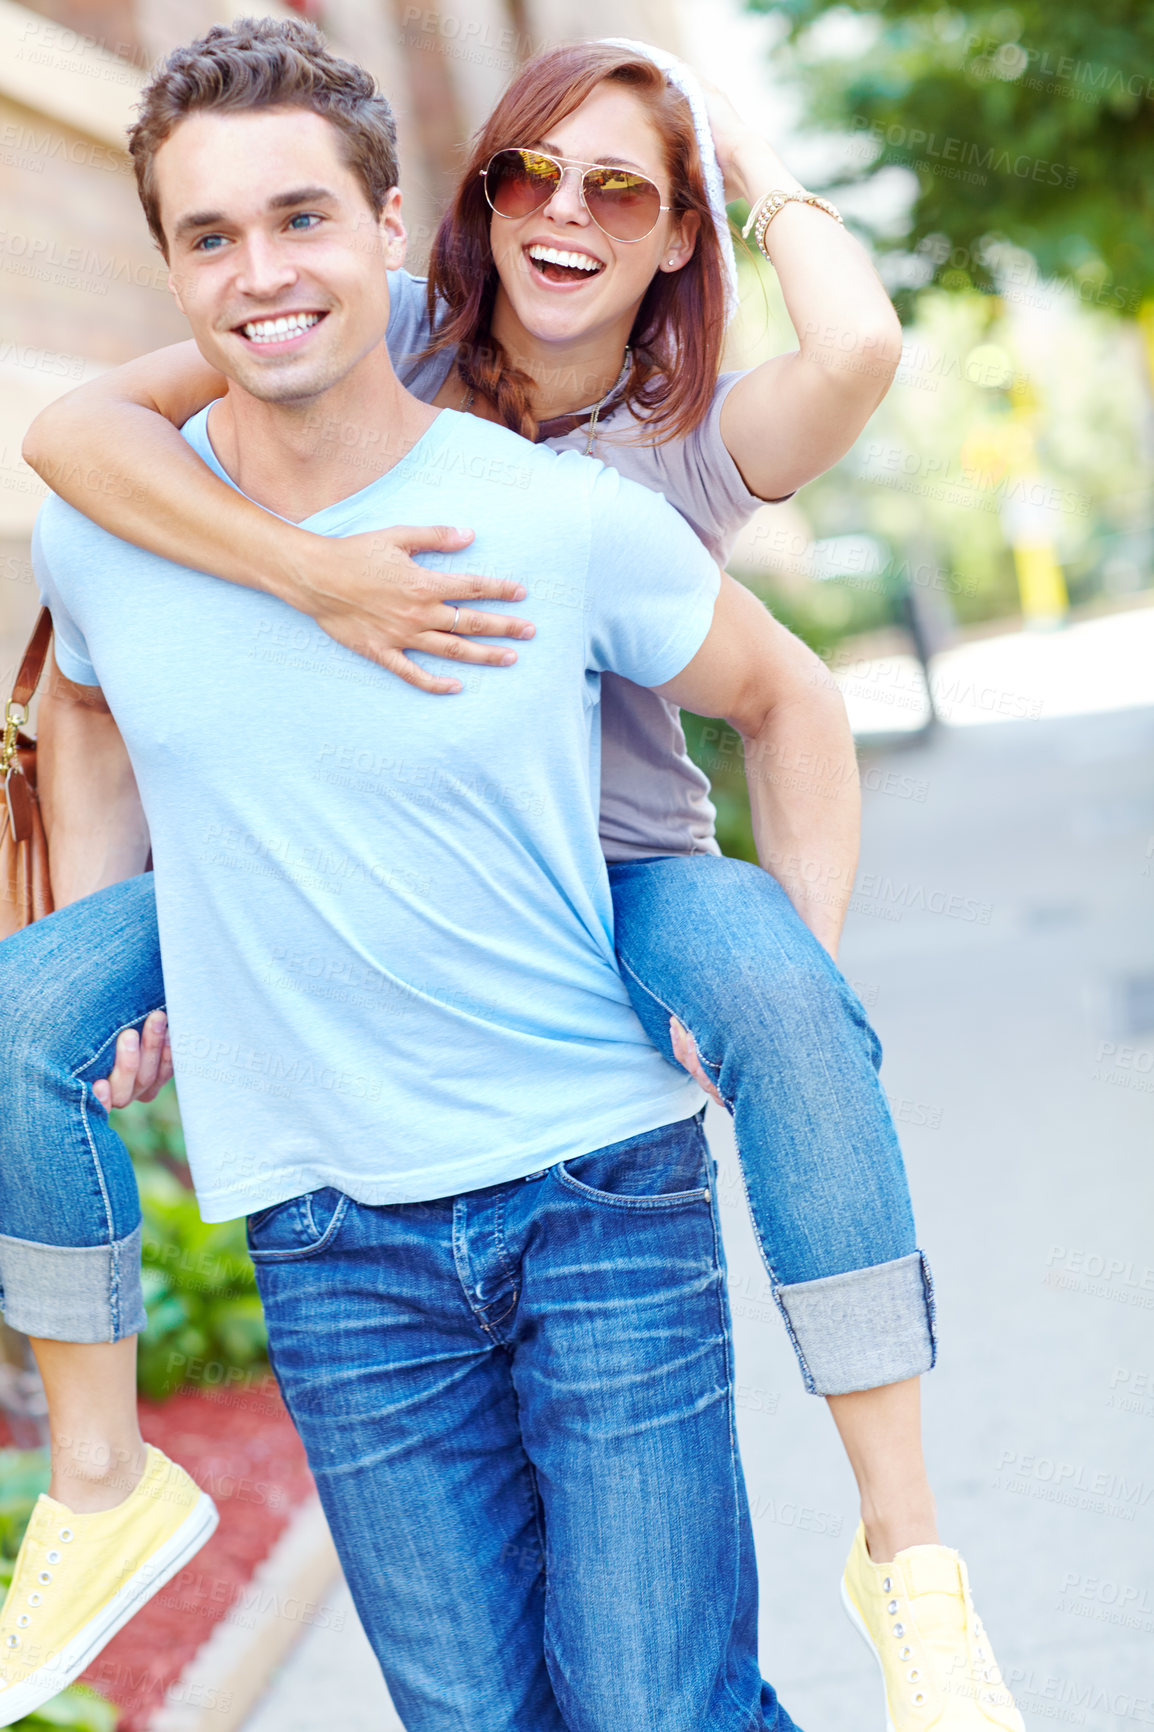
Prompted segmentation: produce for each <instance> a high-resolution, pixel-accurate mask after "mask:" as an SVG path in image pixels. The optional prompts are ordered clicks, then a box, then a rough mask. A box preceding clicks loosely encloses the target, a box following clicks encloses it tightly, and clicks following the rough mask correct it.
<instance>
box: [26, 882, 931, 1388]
mask: <svg viewBox="0 0 1154 1732" xmlns="http://www.w3.org/2000/svg"><path fill="white" fill-rule="evenodd" d="M610 881H611V884H612V889H613V905H614V917H615V922H616V940H617V950H618V957H619V960H620V963H621V967H622V973H623V975H624V978H625V981H626V984H627V985H628V987H629V990H630V993H631V995H632V998H633V1002H634V1005H635V1008H636V1010H637V1013H638V1015H639V1017H640V1018H641V1021H642V1022H643V1024H644V1025H645V1028H646V1030H647V1032H648V1033H649V1035H650V1037H651V1039H652V1040H653V1041H654V1043H655V1044H656V1045H657V1046H658V1047H659V1048H660V1050H661V1051H662V1052H664V1053H665V1054H666V1056H667V1057H668V1058H669V1059H670V1061H671V1062H673V1054H672V1048H671V1045H670V1039H669V1017H670V1015H671V1014H676V1015H677V1017H678V1018H679V1020H680V1021H681V1022H682V1023H683V1024H684V1025H685V1026H686V1027H687V1028H689V1029H690V1031H691V1032H692V1033H693V1035H694V1036H695V1038H696V1041H697V1046H698V1050H699V1052H700V1054H701V1057H702V1060H703V1062H704V1065H705V1068H706V1069H707V1071H708V1072H709V1073H710V1075H711V1076H713V1077H714V1078H715V1079H716V1080H717V1084H718V1087H719V1090H720V1092H721V1094H722V1096H723V1098H724V1099H725V1101H726V1102H727V1104H728V1105H729V1106H730V1109H731V1111H732V1112H733V1114H734V1120H735V1125H736V1131H737V1143H738V1153H739V1159H740V1165H741V1172H742V1177H743V1180H744V1184H745V1189H746V1193H747V1196H748V1200H749V1205H750V1211H751V1214H752V1218H753V1224H754V1229H755V1232H756V1235H757V1239H758V1243H759V1245H760V1247H761V1252H762V1256H763V1258H764V1260H765V1264H766V1269H767V1273H768V1277H769V1282H770V1285H771V1290H772V1293H773V1296H774V1298H775V1299H776V1300H777V1303H778V1305H779V1308H780V1310H781V1312H782V1315H783V1317H784V1319H785V1322H786V1326H787V1329H788V1330H789V1334H790V1338H791V1340H792V1342H793V1345H794V1348H795V1350H796V1352H797V1355H798V1359H799V1362H800V1365H801V1370H802V1376H803V1379H804V1381H805V1384H806V1387H807V1388H808V1389H810V1390H811V1391H813V1392H815V1393H817V1394H823V1395H824V1394H836V1393H841V1392H844V1391H848V1390H854V1389H869V1388H873V1387H875V1386H877V1385H879V1384H884V1383H894V1382H897V1381H899V1380H900V1379H902V1378H906V1377H913V1376H916V1375H917V1374H918V1373H920V1372H922V1371H925V1370H927V1369H928V1368H929V1367H930V1366H931V1365H932V1364H933V1361H934V1355H935V1346H934V1325H933V1300H932V1290H931V1286H930V1278H929V1271H928V1269H927V1267H926V1265H925V1262H924V1259H923V1257H922V1256H921V1254H920V1252H919V1251H918V1250H917V1246H916V1240H915V1237H914V1225H913V1216H912V1212H911V1209H910V1200H909V1192H908V1189H907V1186H906V1180H905V1172H904V1169H903V1165H902V1158H901V1152H900V1149H899V1146H898V1141H897V1137H896V1134H895V1132H894V1127H893V1123H892V1120H891V1118H890V1114H889V1109H888V1107H887V1104H886V1100H885V1096H884V1094H883V1093H882V1090H881V1087H880V1085H879V1082H878V1077H877V1065H878V1063H879V1060H880V1049H879V1047H878V1043H877V1039H876V1037H875V1035H874V1033H873V1031H872V1029H871V1028H870V1026H869V1022H868V1020H867V1018H866V1015H865V1012H864V1010H863V1009H862V1006H861V1004H860V1003H859V1001H858V999H857V997H856V996H855V994H854V993H853V992H852V991H851V990H850V988H849V986H848V985H847V984H846V982H845V980H844V979H843V977H842V975H841V974H840V973H839V972H838V970H837V968H836V967H835V966H834V964H833V963H832V962H831V960H830V958H829V956H828V955H827V954H826V952H825V951H824V950H823V949H822V947H821V945H820V944H819V943H818V942H817V940H816V939H815V938H814V937H813V935H812V933H810V932H809V931H808V929H807V928H806V927H805V926H804V924H803V923H802V921H801V920H800V919H799V917H798V915H797V913H796V911H795V910H794V908H793V906H792V904H791V903H790V902H789V899H788V898H787V896H786V895H785V893H784V891H783V890H782V889H781V888H780V886H779V885H778V884H777V883H776V882H775V881H774V880H773V879H772V878H771V877H769V875H768V874H767V873H765V872H763V871H761V870H760V869H759V868H758V867H756V866H751V865H748V864H747V863H745V862H744V861H738V860H725V859H720V858H717V857H716V856H712V855H698V856H696V857H694V858H691V859H690V858H680V857H676V856H660V857H655V858H653V859H648V860H640V861H631V862H627V863H623V864H619V865H614V866H611V867H610ZM163 1003H164V982H163V978H162V975H161V968H160V953H159V944H158V939H157V932H156V911H155V905H154V901H153V893H152V878H151V876H150V875H148V874H146V875H145V876H143V877H140V878H134V879H131V880H129V881H128V882H127V883H125V884H119V885H115V886H113V887H112V888H111V889H109V890H105V891H102V892H101V893H100V894H99V895H97V896H92V897H89V898H87V899H86V900H85V901H84V902H79V903H76V904H74V905H73V906H72V907H70V908H65V909H62V910H61V911H60V912H59V913H58V914H53V915H50V916H49V918H48V919H46V920H42V921H39V922H38V923H37V924H36V925H34V926H31V927H29V928H28V929H27V930H26V931H24V932H21V933H17V934H16V936H15V937H13V938H10V939H8V940H6V941H5V942H4V943H3V944H0V1042H2V1050H3V1052H4V1055H5V1074H4V1083H3V1101H2V1104H0V1287H2V1290H3V1304H4V1309H5V1314H6V1316H7V1319H8V1322H9V1323H10V1324H11V1325H12V1327H13V1328H16V1329H21V1330H23V1331H25V1332H26V1333H27V1334H30V1335H38V1336H46V1337H49V1338H51V1339H57V1340H64V1341H110V1340H111V1341H115V1340H118V1339H119V1338H120V1337H121V1336H123V1335H127V1334H131V1333H134V1332H135V1331H137V1330H139V1329H140V1328H142V1327H143V1325H144V1320H145V1319H144V1307H143V1299H142V1295H141V1287H140V1277H139V1245H140V1209H139V1203H138V1201H137V1195H136V1184H135V1180H134V1178H133V1174H132V1167H131V1163H130V1162H129V1160H128V1157H127V1154H126V1151H125V1149H124V1146H123V1144H122V1143H121V1141H120V1138H119V1137H118V1136H117V1135H116V1132H115V1131H114V1130H113V1129H112V1127H111V1125H110V1123H109V1120H108V1117H107V1115H106V1114H105V1112H104V1111H103V1109H102V1108H101V1106H100V1105H99V1103H98V1102H97V1100H96V1097H95V1096H94V1095H93V1093H92V1090H91V1084H92V1082H93V1081H95V1080H96V1079H97V1078H99V1077H101V1076H105V1075H107V1073H108V1071H109V1069H110V1067H111V1063H112V1054H113V1049H114V1047H115V1044H116V1037H117V1035H118V1033H119V1032H120V1030H121V1029H123V1028H126V1027H132V1026H139V1025H140V1024H141V1023H142V1022H143V1021H144V1019H145V1017H146V1016H147V1015H148V1013H149V1012H150V1011H152V1010H154V1009H156V1008H158V1007H159V1006H161V1005H163ZM286 1110H289V1111H291V1107H288V1106H286ZM435 1111H436V1105H435V1102H431V1103H430V1112H433V1113H435Z"/></svg>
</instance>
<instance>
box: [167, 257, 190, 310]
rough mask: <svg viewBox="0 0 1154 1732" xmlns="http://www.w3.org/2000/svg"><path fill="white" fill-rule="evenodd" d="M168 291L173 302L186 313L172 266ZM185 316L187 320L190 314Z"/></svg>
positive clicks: (169, 272)
mask: <svg viewBox="0 0 1154 1732" xmlns="http://www.w3.org/2000/svg"><path fill="white" fill-rule="evenodd" d="M168 291H169V293H170V294H171V296H172V298H173V300H174V301H175V302H176V304H177V306H178V307H179V308H180V310H181V312H182V313H184V302H183V301H182V300H181V298H180V290H179V288H178V287H177V283H176V277H175V276H174V274H173V270H172V266H171V265H170V266H169V268H168ZM184 316H185V318H186V319H187V317H188V314H187V313H184Z"/></svg>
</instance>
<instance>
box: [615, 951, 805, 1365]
mask: <svg viewBox="0 0 1154 1732" xmlns="http://www.w3.org/2000/svg"><path fill="white" fill-rule="evenodd" d="M617 958H618V961H619V962H620V963H621V966H622V967H623V968H624V969H626V970H627V972H628V973H629V974H631V975H632V976H633V978H634V980H635V981H636V982H637V984H638V986H639V987H640V988H641V990H642V992H645V993H648V995H649V997H650V998H652V999H653V1000H655V1002H656V1003H657V1004H659V1005H660V1006H661V1008H662V1009H663V1010H667V1011H668V1012H669V1014H670V1016H675V1017H677V1020H678V1022H680V1024H681V1026H682V1028H684V1029H685V1030H686V1031H687V1032H688V1033H689V1035H690V1036H691V1037H692V1039H693V1044H694V1046H695V1047H697V1056H698V1058H699V1059H700V1060H701V1061H702V1063H703V1064H705V1065H706V1066H707V1068H708V1069H710V1070H712V1071H715V1072H716V1073H717V1075H716V1077H715V1087H716V1088H717V1092H718V1094H720V1095H721V1099H722V1101H723V1103H724V1106H725V1110H726V1112H727V1113H728V1114H729V1119H730V1123H731V1124H732V1125H733V1141H734V1146H735V1148H736V1149H737V1171H738V1176H739V1177H740V1179H741V1191H742V1195H743V1196H744V1198H745V1212H746V1215H747V1216H748V1218H749V1221H750V1223H751V1225H752V1227H753V1236H754V1238H755V1239H756V1240H757V1248H758V1251H759V1252H760V1253H761V1260H762V1262H763V1263H764V1264H765V1269H766V1273H767V1274H768V1276H769V1286H770V1295H771V1297H772V1299H773V1302H774V1304H775V1305H776V1306H777V1309H778V1314H779V1315H780V1317H781V1320H782V1322H783V1323H784V1324H785V1332H786V1334H787V1335H788V1337H789V1340H790V1344H791V1346H792V1347H793V1351H794V1354H795V1355H796V1358H797V1362H798V1365H799V1367H800V1369H801V1380H802V1384H803V1385H804V1387H805V1390H806V1393H807V1394H808V1395H816V1394H817V1380H816V1378H815V1377H814V1375H813V1372H812V1371H811V1370H810V1367H809V1363H808V1361H807V1360H806V1357H805V1354H804V1353H803V1352H802V1348H801V1342H800V1341H799V1340H798V1338H797V1336H796V1335H795V1334H794V1330H793V1324H792V1323H791V1322H790V1319H789V1312H788V1311H787V1310H786V1309H785V1306H784V1305H783V1304H782V1302H781V1299H780V1298H779V1297H778V1289H779V1288H780V1286H781V1282H780V1280H779V1279H778V1276H777V1273H776V1271H775V1270H774V1267H773V1264H772V1263H771V1262H770V1260H769V1252H768V1250H767V1249H766V1246H765V1241H764V1240H763V1239H762V1236H761V1226H760V1224H759V1222H758V1219H757V1212H756V1210H755V1209H754V1207H753V1204H752V1202H751V1200H750V1196H749V1186H748V1185H747V1184H746V1182H745V1161H744V1158H743V1156H742V1153H741V1146H740V1144H739V1142H738V1138H737V1115H736V1113H735V1112H734V1110H733V1102H732V1100H730V1099H729V1098H728V1097H727V1096H726V1095H725V1094H724V1093H722V1090H721V1085H720V1078H721V1064H720V1062H719V1061H716V1060H713V1059H707V1058H706V1057H705V1055H704V1054H703V1053H702V1050H701V1048H700V1046H698V1043H697V1036H696V1035H695V1034H694V1033H693V1030H692V1029H691V1028H690V1027H689V1023H688V1021H687V1020H686V1019H685V1018H684V1017H683V1016H681V1015H680V1014H679V1013H678V1012H677V1011H676V1010H674V1009H673V1007H672V1006H671V1005H669V1004H667V1003H666V1001H665V1000H664V999H663V998H662V997H661V995H660V993H657V992H654V991H653V988H652V987H650V986H647V985H646V984H645V982H644V981H643V980H642V979H641V976H640V975H639V974H638V973H637V970H636V969H635V968H634V967H632V965H631V964H630V962H629V959H628V958H627V957H626V956H625V955H623V953H622V952H621V951H620V950H618V952H617Z"/></svg>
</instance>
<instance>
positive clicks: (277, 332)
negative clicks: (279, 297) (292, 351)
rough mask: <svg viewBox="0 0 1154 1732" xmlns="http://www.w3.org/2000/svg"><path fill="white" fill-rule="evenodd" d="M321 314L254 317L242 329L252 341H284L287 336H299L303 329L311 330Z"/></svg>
mask: <svg viewBox="0 0 1154 1732" xmlns="http://www.w3.org/2000/svg"><path fill="white" fill-rule="evenodd" d="M320 316H321V315H320V314H319V313H289V314H288V315H287V317H282V318H279V319H253V320H252V322H251V323H250V324H247V325H242V326H241V329H242V330H243V332H244V334H245V336H246V337H247V338H248V340H249V342H250V343H283V341H284V339H285V338H286V337H299V336H300V334H301V332H302V331H309V330H311V329H312V327H313V326H314V325H315V324H316V323H317V322H318V320H319V319H320Z"/></svg>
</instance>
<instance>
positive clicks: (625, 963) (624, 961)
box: [617, 950, 733, 1113]
mask: <svg viewBox="0 0 1154 1732" xmlns="http://www.w3.org/2000/svg"><path fill="white" fill-rule="evenodd" d="M617 960H618V962H619V963H620V964H621V966H622V968H624V969H625V971H626V973H628V974H631V975H632V976H633V978H634V980H635V981H636V982H637V984H638V986H639V987H640V988H641V990H642V992H644V993H646V994H648V996H649V997H650V998H651V999H652V1000H653V1001H654V1003H655V1004H659V1005H660V1006H661V1008H662V1010H665V1011H668V1012H669V1015H670V1016H674V1017H676V1018H677V1020H678V1022H679V1023H680V1024H681V1026H682V1028H683V1029H685V1030H686V1032H687V1033H688V1034H691V1035H693V1030H692V1029H691V1028H690V1027H689V1022H688V1020H687V1018H686V1017H685V1016H684V1015H683V1014H682V1012H681V1011H679V1010H674V1008H673V1006H672V1005H671V1004H668V1003H667V1002H666V1001H665V999H663V998H662V996H661V994H660V993H659V992H654V990H653V988H652V987H651V986H648V985H646V983H645V981H644V980H642V978H641V976H640V975H639V974H638V972H637V970H636V969H635V968H634V967H633V964H632V963H631V962H630V961H629V958H628V957H627V956H626V955H625V954H624V952H623V951H620V950H619V951H618V952H617ZM693 1044H694V1046H695V1047H697V1056H698V1058H699V1059H700V1060H701V1061H702V1063H703V1064H704V1065H705V1066H706V1067H707V1068H708V1069H709V1070H712V1071H716V1072H717V1075H718V1077H720V1075H721V1060H720V1059H713V1058H706V1057H705V1054H704V1053H703V1052H702V1050H701V1048H700V1047H699V1046H697V1036H696V1035H693ZM673 1062H674V1065H675V1067H676V1069H678V1070H684V1069H685V1066H684V1065H682V1064H680V1063H678V1061H677V1059H674V1061H673ZM687 1074H688V1073H687ZM715 1086H716V1085H715ZM718 1092H720V1090H719V1091H718ZM726 1105H727V1108H728V1110H729V1111H730V1112H731V1113H732V1111H733V1108H732V1107H731V1106H729V1103H728V1102H727V1103H726Z"/></svg>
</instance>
